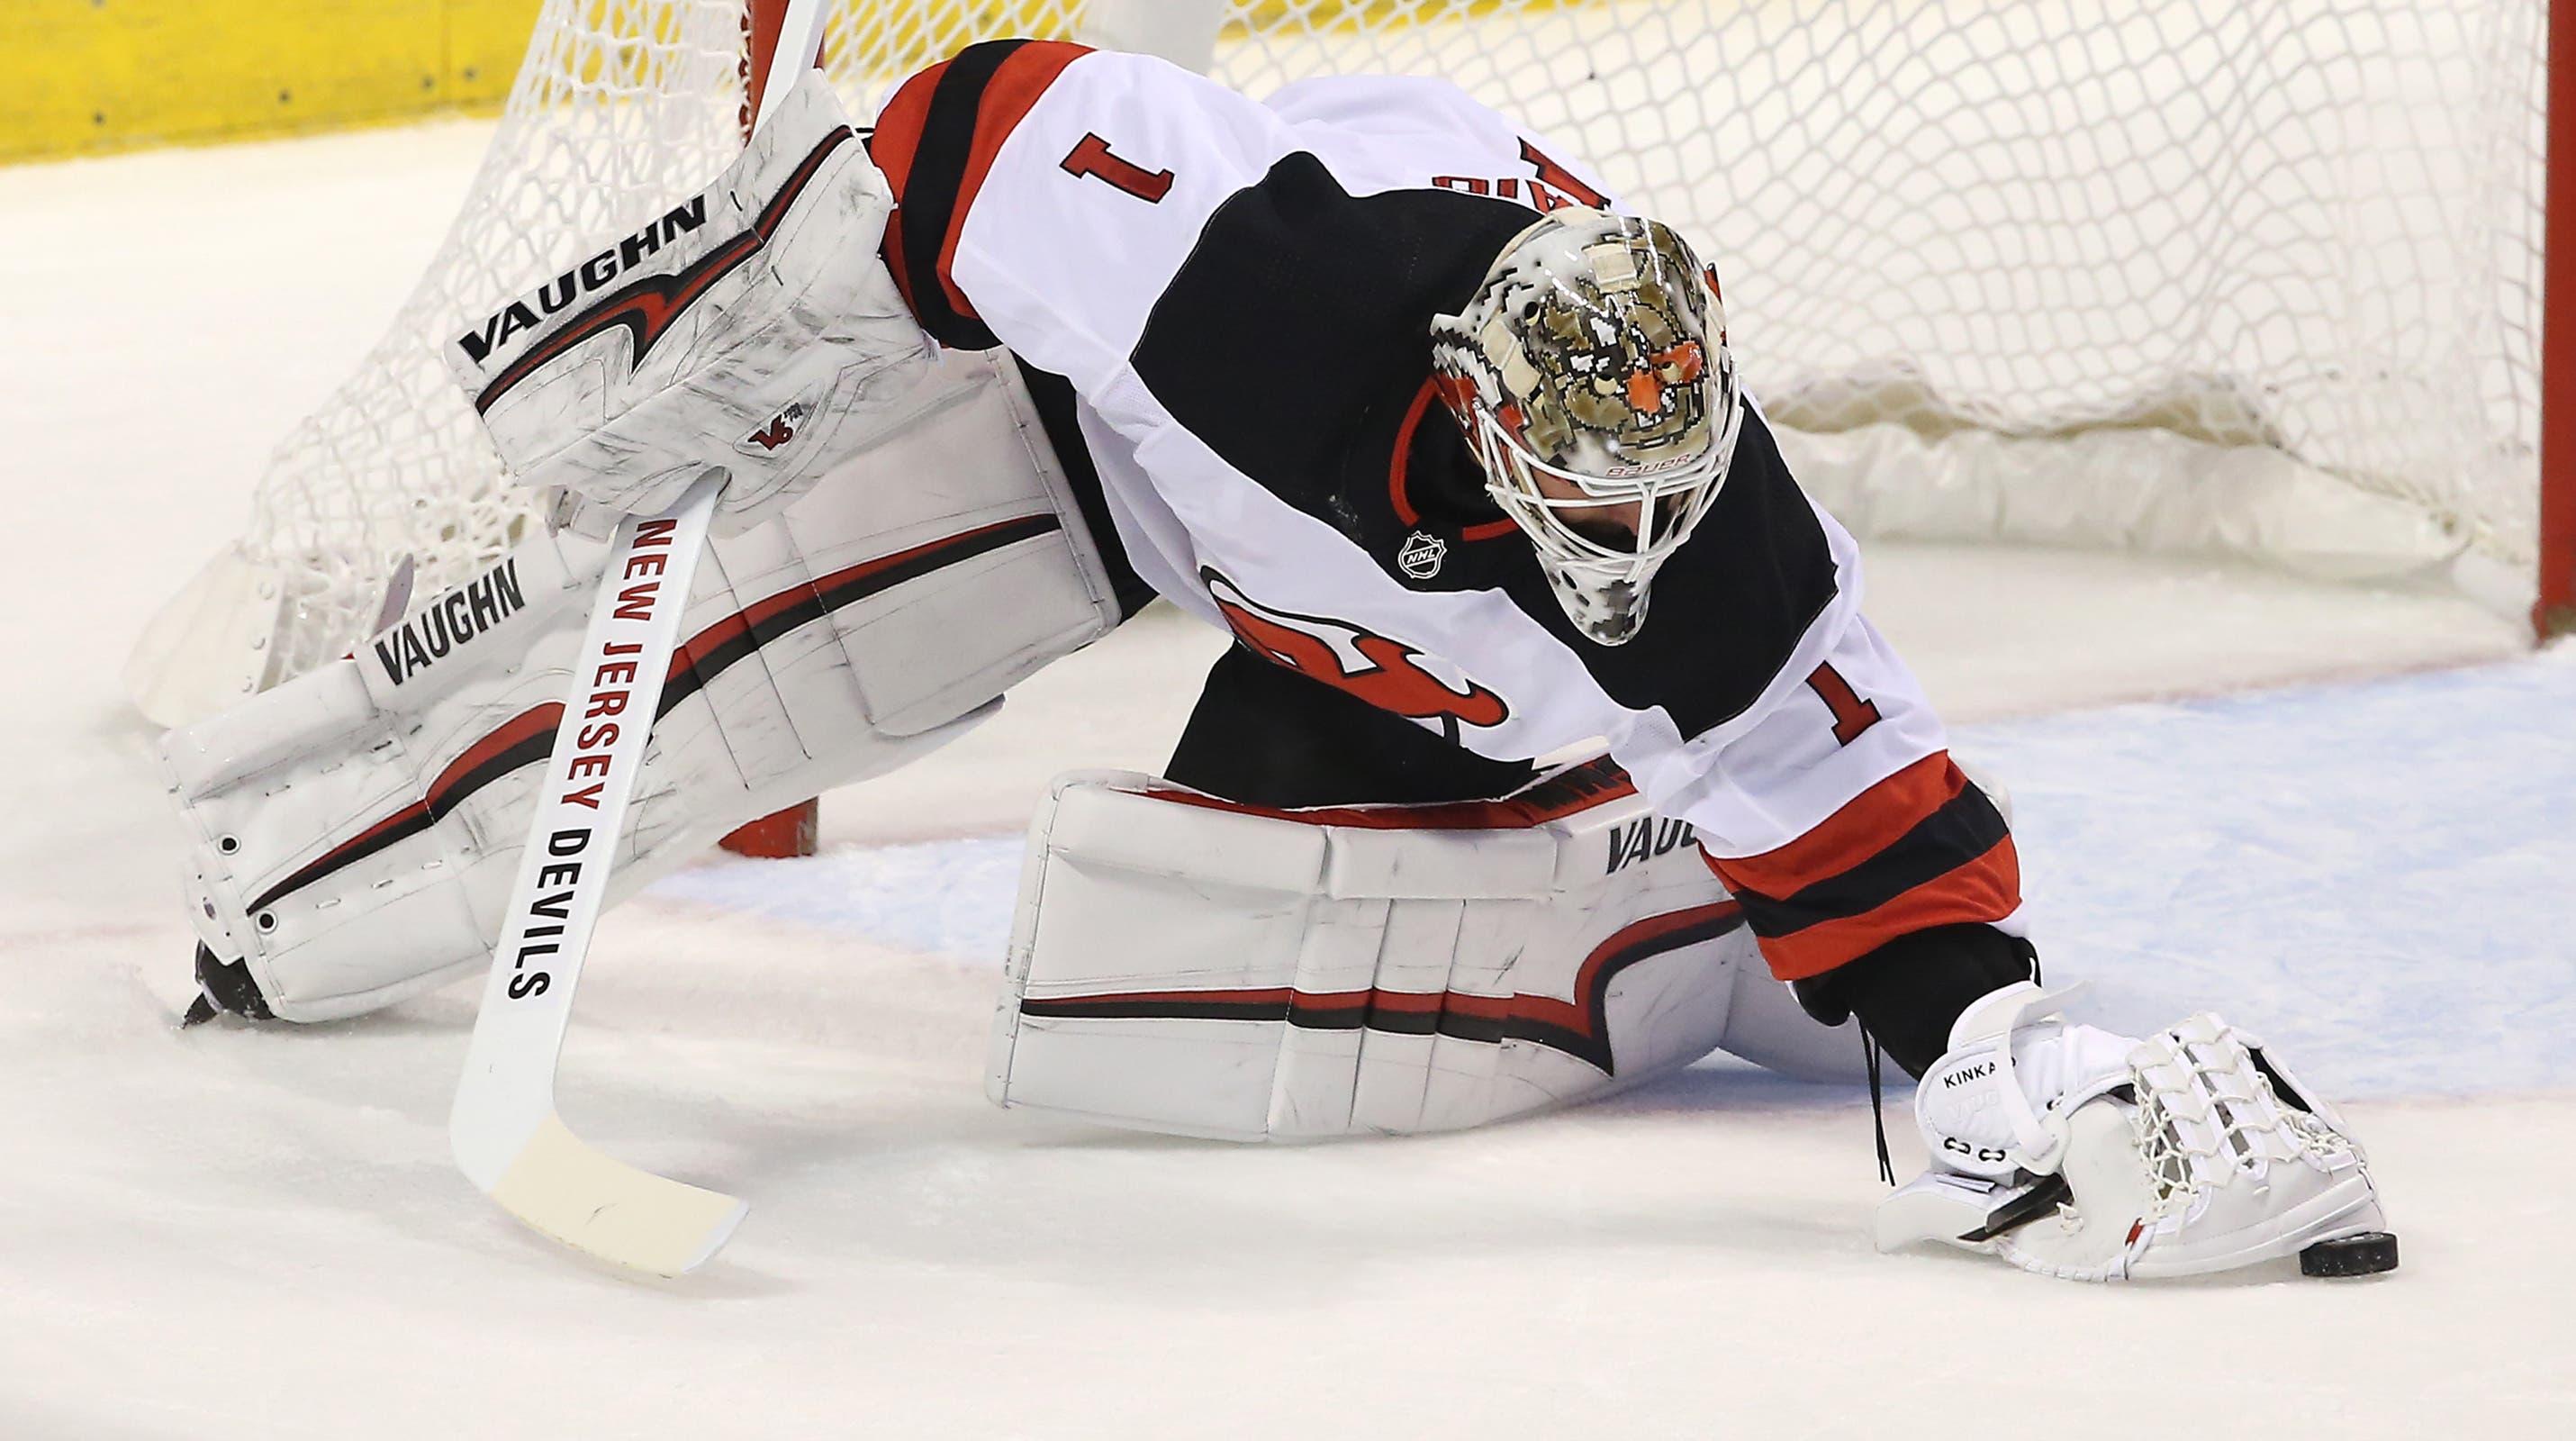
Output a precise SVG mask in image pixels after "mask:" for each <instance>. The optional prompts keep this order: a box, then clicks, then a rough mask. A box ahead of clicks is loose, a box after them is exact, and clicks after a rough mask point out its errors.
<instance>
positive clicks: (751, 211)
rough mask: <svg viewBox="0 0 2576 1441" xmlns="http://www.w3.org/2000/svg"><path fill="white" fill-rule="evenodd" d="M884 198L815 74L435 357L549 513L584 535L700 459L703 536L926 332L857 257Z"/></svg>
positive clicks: (869, 252)
mask: <svg viewBox="0 0 2576 1441" xmlns="http://www.w3.org/2000/svg"><path fill="white" fill-rule="evenodd" d="M892 204H893V201H892V197H891V196H890V195H889V193H888V191H887V189H886V182H885V177H884V176H882V175H880V174H879V173H878V172H877V168H876V167H875V166H874V165H873V164H871V163H870V162H869V160H868V157H867V152H866V148H865V147H864V146H862V145H861V144H860V142H859V138H858V135H857V133H856V132H855V131H854V130H853V129H852V128H851V126H850V123H849V120H848V119H847V117H845V116H844V115H843V114H842V113H841V109H840V106H839V103H838V102H837V101H836V100H834V99H833V96H832V92H831V88H830V86H829V85H827V84H825V83H824V81H823V78H822V75H821V73H820V72H819V71H813V72H808V73H807V76H806V78H805V80H804V82H803V83H801V84H799V85H798V86H797V87H796V88H795V90H793V91H792V92H790V93H789V95H788V96H787V98H786V99H785V100H784V101H783V102H781V104H780V106H779V109H778V113H777V114H776V115H774V116H773V117H771V119H770V120H769V122H768V123H767V124H765V125H763V126H762V127H761V129H760V133H759V134H758V135H757V136H755V137H754V138H753V139H752V142H751V144H750V146H749V147H748V148H746V149H745V150H744V152H743V154H742V158H741V159H740V160H738V161H737V162H735V164H734V165H733V166H732V168H730V169H728V170H727V171H726V172H725V173H724V175H723V176H722V177H721V178H720V179H718V180H717V181H716V183H715V184H714V185H713V186H711V187H710V188H708V189H707V190H706V191H704V192H702V193H700V194H698V195H695V196H692V197H690V198H689V199H688V200H686V201H683V202H682V203H681V204H680V205H678V206H677V207H675V208H674V209H672V210H671V211H669V212H668V213H667V214H665V215H663V216H662V217H661V218H659V219H657V220H655V221H653V222H652V223H650V224H648V225H646V226H645V227H644V228H643V229H642V230H639V231H637V232H636V233H635V234H633V235H630V236H627V237H625V238H624V239H621V240H619V241H617V242H615V243H613V244H611V245H608V246H607V247H605V248H603V249H601V250H600V251H598V252H597V253H596V254H593V255H592V256H590V257H589V258H588V259H585V260H583V261H581V262H580V263H579V264H577V265H575V266H573V267H572V268H570V269H568V270H566V271H564V272H563V273H562V274H561V275H560V276H558V277H557V278H556V279H554V280H551V281H548V282H547V283H545V284H544V285H541V286H539V287H538V288H537V290H536V291H535V292H534V293H533V294H530V295H525V296H521V297H519V298H518V299H515V300H513V301H511V302H510V303H509V304H507V305H505V306H503V307H501V309H500V310H498V311H496V312H494V313H493V314H492V315H490V316H488V317H486V318H485V319H484V321H483V322H482V323H481V324H480V325H478V326H476V327H475V328H473V329H471V330H468V331H466V332H465V333H464V334H463V335H461V336H459V337H458V338H457V340H456V341H455V343H454V344H453V345H451V346H450V347H449V348H448V360H449V365H450V368H451V369H452V370H453V371H454V372H455V374H456V378H457V381H458V383H459V384H460V385H462V386H463V387H464V389H465V393H466V395H467V397H468V398H469V399H470V400H471V402H472V403H473V406H474V409H475V411H476V413H477V414H479V415H481V416H482V417H483V423H484V425H485V426H486V427H487V428H488V429H489V430H490V431H491V434H492V439H493V442H494V443H495V444H496V445H497V446H498V447H499V448H500V451H501V458H502V459H503V460H504V461H506V462H507V463H508V465H509V467H510V469H511V470H512V471H513V472H514V473H516V475H517V476H518V477H519V479H520V480H521V481H522V482H524V483H526V484H528V485H532V486H536V487H538V488H540V489H543V490H550V491H553V492H555V493H556V495H557V501H556V508H555V512H554V515H555V521H556V523H557V525H558V527H569V528H571V529H574V530H578V531H580V532H582V533H584V534H587V535H592V536H595V537H605V536H606V535H607V534H608V533H609V531H610V530H612V529H614V528H615V526H616V523H617V519H618V517H619V516H621V515H628V514H640V515H654V514H659V513H661V512H662V511H664V510H666V509H668V508H669V507H670V506H671V505H673V504H674V503H675V502H677V501H678V500H679V498H680V495H681V492H683V491H685V490H686V489H687V488H688V487H689V485H690V483H691V482H692V481H695V480H696V479H697V478H698V477H699V476H701V475H704V474H706V473H708V472H709V471H722V472H724V474H725V475H726V477H727V479H726V483H725V487H724V492H723V494H722V496H721V498H720V499H719V500H718V501H717V505H716V521H715V529H716V533H717V534H719V535H732V534H738V533H740V532H741V531H743V530H745V529H747V528H749V527H751V526H753V525H757V524H759V523H761V522H762V521H764V520H767V519H769V518H770V517H772V516H775V515H777V514H778V513H779V512H781V511H783V510H785V509H786V508H787V506H788V505H790V504H791V503H793V502H794V501H795V500H796V498H797V497H798V496H800V495H802V494H803V493H804V492H805V491H806V490H807V489H808V488H809V487H811V486H812V485H813V483H814V481H815V479H816V478H817V477H819V476H820V475H822V474H823V473H825V472H826V471H828V470H830V469H832V468H833V467H834V466H836V465H838V464H840V463H841V462H843V461H846V460H848V459H850V458H851V457H852V456H854V455H856V454H858V453H859V452H860V451H862V450H864V449H866V448H867V447H868V446H869V445H870V444H871V443H872V442H873V441H875V440H876V439H878V438H879V437H880V436H882V435H883V434H884V432H885V431H886V429H887V428H888V427H889V425H891V424H892V423H894V422H896V421H897V420H899V419H900V418H901V417H902V416H903V414H904V413H905V408H904V406H903V405H902V403H901V402H902V400H903V398H904V395H905V393H906V392H907V391H909V390H910V389H911V388H912V387H913V385H914V383H915V382H917V381H918V380H920V379H921V377H922V376H923V375H925V374H927V373H928V371H929V368H930V360H931V348H930V344H929V341H928V338H927V337H925V336H924V335H923V334H922V332H921V328H920V326H918V325H917V324H915V323H914V321H913V319H912V316H911V314H910V312H909V311H908V310H906V309H905V306H904V302H903V296H902V295H901V293H900V292H898V291H897V290H896V288H895V283H894V280H893V277H892V276H890V275H888V274H887V273H886V268H885V266H884V265H883V264H882V263H881V262H880V261H879V260H878V259H877V245H878V242H879V240H880V238H881V237H882V236H883V235H884V233H885V225H886V216H887V215H888V213H889V212H890V210H891V208H892Z"/></svg>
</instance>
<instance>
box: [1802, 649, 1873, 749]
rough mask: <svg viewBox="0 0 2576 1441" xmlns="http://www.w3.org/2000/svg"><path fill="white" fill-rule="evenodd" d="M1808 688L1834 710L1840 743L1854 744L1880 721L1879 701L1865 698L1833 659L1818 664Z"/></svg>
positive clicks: (1837, 739) (1835, 738)
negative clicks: (1845, 676)
mask: <svg viewBox="0 0 2576 1441" xmlns="http://www.w3.org/2000/svg"><path fill="white" fill-rule="evenodd" d="M1807 688H1808V689H1809V690H1812V691H1814V692H1815V693H1816V698H1817V699H1819V700H1821V701H1823V702H1824V703H1825V709H1827V710H1829V711H1832V712H1833V713H1834V740H1835V741H1836V742H1838V743H1839V744H1842V745H1850V744H1851V743H1852V742H1853V741H1856V740H1859V739H1860V733H1861V732H1862V731H1865V730H1867V729H1869V728H1870V727H1871V726H1874V725H1876V724H1878V702H1876V701H1874V700H1862V699H1861V698H1860V695H1859V694H1858V693H1857V692H1855V691H1854V690H1853V689H1852V688H1851V682H1850V681H1847V680H1845V679H1843V673H1842V672H1841V671H1838V670H1836V669H1834V667H1833V664H1832V662H1830V661H1829V662H1827V663H1825V664H1823V665H1820V666H1818V667H1816V671H1815V674H1813V675H1811V676H1808V677H1807Z"/></svg>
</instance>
